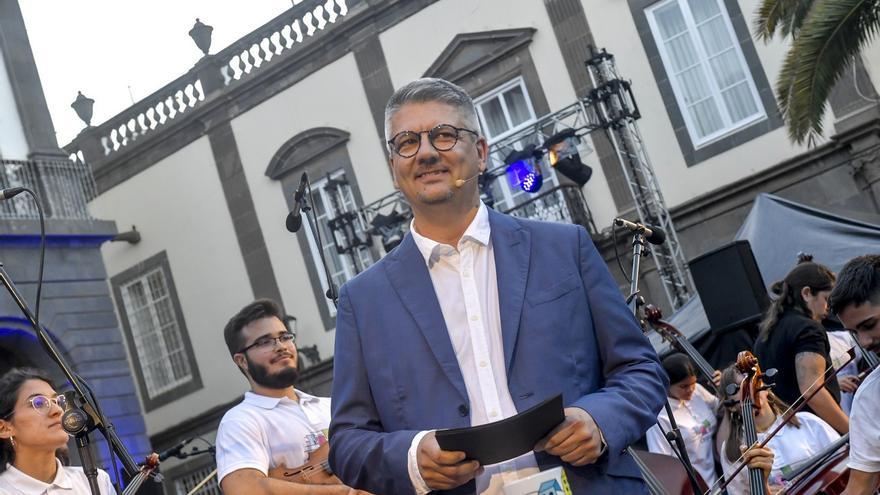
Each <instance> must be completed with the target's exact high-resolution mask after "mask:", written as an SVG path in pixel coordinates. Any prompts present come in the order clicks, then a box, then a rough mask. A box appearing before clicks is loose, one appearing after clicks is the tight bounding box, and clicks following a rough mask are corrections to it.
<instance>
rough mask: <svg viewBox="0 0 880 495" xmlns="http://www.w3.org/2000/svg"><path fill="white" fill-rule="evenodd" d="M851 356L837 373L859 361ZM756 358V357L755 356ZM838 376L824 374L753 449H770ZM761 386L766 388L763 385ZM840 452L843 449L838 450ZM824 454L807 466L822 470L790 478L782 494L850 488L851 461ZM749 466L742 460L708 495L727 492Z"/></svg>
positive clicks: (835, 493) (805, 494)
mask: <svg viewBox="0 0 880 495" xmlns="http://www.w3.org/2000/svg"><path fill="white" fill-rule="evenodd" d="M744 353H747V354H748V355H751V353H748V351H743V352H741V353H740V357H743V354H744ZM848 355H849V359H848V360H847V361H846V362H844V363H843V364H841V365H840V367H839V368H838V369H837V370H836V371H840V369H842V368H843V367H844V366H846V365H847V364H849V363H850V362H852V360H853V359H855V356H856V354H855V349H850V350H849V351H848ZM752 358H754V356H752ZM739 361H740V359H739V358H738V359H737V369H739V370H740V371H742V370H741V369H740V366H739ZM749 362H750V361H748V360H744V362H743V364H744V367H746V368H747V367H748V363H749ZM755 366H757V359H755ZM757 370H760V368H757ZM768 371H769V370H768ZM826 371H827V370H826ZM836 376H837V374H836V372H835V373H834V374H832V375H830V376H827V373H823V374H822V375H820V376H819V378H818V379H817V380H816V382H814V383H813V384H812V385H811V386H810V388H809V389H808V391H807V392H806V393H805V394H802V395H801V396H800V397H798V398H797V400H795V401H794V403H793V404H792V405H791V406H790V407H789V408H788V410H786V411H785V412H783V413H782V414H781V415H780V416H781V417H782V418H783V420H782V421H779V422H777V425H776V427H774V428H773V429H772V430H771V431H770V432H768V433H767V435H766V436H765V437H764V440H763V441H762V442H761V443H759V444H757V445H755V444H754V443H752V445H753V446H752V447H750V448H763V447H764V446H766V445H767V443H768V442H769V441H770V440H771V439H772V438H773V437H774V436H776V434H777V433H779V431H780V430H782V428H783V427H785V425H787V424H788V423H789V421H791V418H793V417H794V416H795V414H796V413H797V412H798V411H800V410H801V409H803V408H804V406H805V405H806V404H807V402H809V400H810V399H812V398H813V396H815V395H816V394H817V393H818V392H819V391H820V390H822V389H823V388H825V385H826V384H827V383H828V381H829V380H831V378H833V377H836ZM819 380H822V382H821V383H819ZM744 383H745V380H744ZM761 386H762V387H763V384H762V385H761ZM728 393H736V390H732V391H730V390H729V391H728ZM743 421H744V422H745V418H743ZM839 448H840V446H838V449H839ZM823 453H824V455H816V456H814V458H813V459H812V460H811V461H812V462H811V461H807V463H806V464H808V465H809V464H819V466H817V467H818V468H819V469H818V470H817V469H814V470H813V471H810V470H809V469H803V468H802V469H799V470H798V472H797V473H795V474H800V476H799V478H798V479H797V480H795V479H793V478H792V477H791V476H790V477H789V479H791V482H790V483H786V486H785V487H784V489H783V491H782V492H780V493H787V494H790V495H808V494H809V495H814V494H817V493H819V494H821V493H825V494H827V495H838V494H840V493H842V492H843V489H844V488H845V485H846V478H843V476H848V474H849V472H848V469H846V467H845V466H846V461H847V457H846V456H845V455H844V456H843V458H841V457H840V456H839V453H838V452H837V450H833V451H831V452H825V451H823ZM823 453H820V454H823ZM745 465H746V464H745V462H742V457H741V458H740V462H739V464H738V466H737V467H736V469H734V470H733V473H731V474H730V476H729V477H727V479H725V481H724V482H723V483H721V484H720V485H718V486H717V487H713V488H712V489H711V490H710V491H708V492H706V495H709V494H713V495H716V494H720V493H721V492H722V491H723V490H724V488H725V487H726V486H727V485H728V484H729V483H730V481H731V480H732V479H734V478H735V477H736V475H737V474H738V473H739V472H740V471H742V469H743V468H744V467H745Z"/></svg>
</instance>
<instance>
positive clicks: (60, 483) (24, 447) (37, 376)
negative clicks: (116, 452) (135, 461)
mask: <svg viewBox="0 0 880 495" xmlns="http://www.w3.org/2000/svg"><path fill="white" fill-rule="evenodd" d="M64 404H65V397H64V396H63V395H59V394H58V393H57V392H55V389H54V388H52V385H51V384H50V379H49V377H48V376H47V375H46V374H45V373H43V372H42V371H39V370H35V369H30V368H13V369H11V370H9V371H8V372H7V373H6V374H5V375H3V377H2V378H0V493H2V494H4V495H55V494H64V495H91V493H92V492H91V488H90V486H89V481H88V478H86V475H85V473H84V472H83V469H82V468H81V467H68V466H62V465H61V461H59V460H58V458H57V457H56V455H55V454H56V452H57V451H58V450H59V449H63V448H65V447H66V446H67V442H68V440H69V439H70V436H69V435H68V434H67V432H66V431H64V428H62V427H61V415H62V412H63V408H64ZM97 482H98V487H99V490H100V495H112V494H115V493H116V489H115V488H113V483H111V482H110V476H109V475H108V474H107V473H106V472H105V471H103V470H100V469H99V470H98V479H97Z"/></svg>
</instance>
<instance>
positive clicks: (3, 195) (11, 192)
mask: <svg viewBox="0 0 880 495" xmlns="http://www.w3.org/2000/svg"><path fill="white" fill-rule="evenodd" d="M23 192H24V188H23V187H7V188H6V189H0V201H4V200H7V199H10V198H13V197H15V196H17V195H19V194H21V193H23Z"/></svg>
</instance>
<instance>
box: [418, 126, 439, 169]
mask: <svg viewBox="0 0 880 495" xmlns="http://www.w3.org/2000/svg"><path fill="white" fill-rule="evenodd" d="M439 159H440V153H439V152H438V151H437V150H436V149H435V148H434V145H433V144H431V138H430V137H429V133H427V132H423V133H421V134H419V151H418V152H416V162H418V163H420V164H423V165H433V164H434V163H437V161H438V160H439Z"/></svg>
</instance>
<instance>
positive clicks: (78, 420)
mask: <svg viewBox="0 0 880 495" xmlns="http://www.w3.org/2000/svg"><path fill="white" fill-rule="evenodd" d="M64 399H65V405H64V413H63V414H62V415H61V427H62V428H64V431H66V432H67V434H68V435H78V434H80V433H82V432H83V431H85V430H86V428H88V426H89V416H88V415H87V414H86V413H85V411H83V410H82V409H80V408H79V406H78V405H77V403H76V392H75V391H73V390H68V391H66V392H64Z"/></svg>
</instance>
